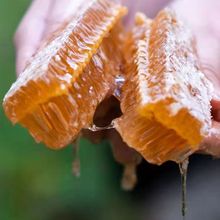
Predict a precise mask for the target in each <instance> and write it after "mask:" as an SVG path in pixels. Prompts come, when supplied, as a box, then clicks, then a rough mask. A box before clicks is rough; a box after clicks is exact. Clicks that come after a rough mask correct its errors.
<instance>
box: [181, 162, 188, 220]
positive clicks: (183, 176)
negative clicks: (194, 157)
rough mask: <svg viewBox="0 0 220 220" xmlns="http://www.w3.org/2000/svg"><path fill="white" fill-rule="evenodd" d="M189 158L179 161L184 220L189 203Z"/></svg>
mask: <svg viewBox="0 0 220 220" xmlns="http://www.w3.org/2000/svg"><path fill="white" fill-rule="evenodd" d="M188 165H189V160H188V158H187V159H185V160H184V161H183V162H181V163H179V170H180V175H181V184H182V201H181V204H182V216H183V220H185V217H186V211H187V205H186V180H187V170H188Z"/></svg>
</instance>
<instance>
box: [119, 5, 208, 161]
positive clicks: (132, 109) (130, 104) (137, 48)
mask: <svg viewBox="0 0 220 220" xmlns="http://www.w3.org/2000/svg"><path fill="white" fill-rule="evenodd" d="M126 41H127V43H125V45H126V44H127V45H126V48H125V50H126V51H127V48H128V45H129V44H130V45H133V46H130V47H129V48H130V50H129V52H127V56H128V57H129V59H126V61H127V62H126V64H125V70H124V71H125V77H126V82H125V84H124V86H123V88H122V95H121V109H122V112H123V115H122V116H121V117H120V118H118V119H116V120H115V126H116V129H117V130H118V131H119V133H120V134H121V136H122V138H123V140H124V141H125V142H126V143H127V144H128V145H129V146H131V147H132V148H134V149H135V150H137V151H138V152H139V153H140V154H141V155H142V156H143V157H144V158H145V159H146V160H147V161H149V162H151V163H154V164H162V163H163V162H165V161H167V160H173V161H176V162H181V161H182V160H184V159H185V158H186V157H188V156H189V155H190V154H192V153H193V152H195V151H196V150H198V146H199V143H200V142H201V140H202V139H203V137H204V136H206V135H207V134H208V132H209V129H210V126H211V115H210V108H211V107H210V99H211V94H210V91H211V84H210V82H209V81H208V80H207V79H206V78H205V76H204V74H203V73H202V72H200V70H199V63H198V58H197V54H196V49H195V42H194V38H193V36H192V34H191V33H190V31H189V30H188V29H187V28H186V27H185V26H184V24H183V23H182V22H181V21H179V20H178V18H177V17H176V15H175V13H173V12H172V11H170V10H168V9H166V10H163V11H161V12H160V13H159V14H158V15H157V16H156V18H155V19H154V20H153V21H150V20H148V19H147V18H146V17H145V16H144V15H142V14H139V15H137V16H136V25H135V27H134V28H133V31H132V33H130V34H129V37H128V38H127V40H126Z"/></svg>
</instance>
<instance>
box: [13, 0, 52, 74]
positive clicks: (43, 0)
mask: <svg viewBox="0 0 220 220" xmlns="http://www.w3.org/2000/svg"><path fill="white" fill-rule="evenodd" d="M50 2H51V0H34V1H33V3H32V4H31V6H30V8H29V9H28V11H27V13H26V14H25V16H24V17H23V19H22V21H21V23H20V25H19V27H18V29H17V31H16V33H15V37H14V43H15V47H16V72H17V74H18V75H19V74H20V73H21V72H22V71H23V69H24V67H25V65H26V63H27V61H28V60H29V59H30V57H31V56H32V55H33V54H34V53H35V51H36V49H37V48H38V46H39V44H40V42H41V39H42V35H43V32H44V25H45V18H46V15H47V13H48V10H49V7H50Z"/></svg>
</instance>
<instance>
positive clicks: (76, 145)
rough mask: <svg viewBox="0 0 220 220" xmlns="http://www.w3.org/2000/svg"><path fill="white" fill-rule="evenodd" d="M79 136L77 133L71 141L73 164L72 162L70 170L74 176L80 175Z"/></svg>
mask: <svg viewBox="0 0 220 220" xmlns="http://www.w3.org/2000/svg"><path fill="white" fill-rule="evenodd" d="M80 137H81V135H79V136H78V137H77V138H76V140H75V141H74V143H73V164H72V172H73V175H74V176H75V177H80V156H79V150H80Z"/></svg>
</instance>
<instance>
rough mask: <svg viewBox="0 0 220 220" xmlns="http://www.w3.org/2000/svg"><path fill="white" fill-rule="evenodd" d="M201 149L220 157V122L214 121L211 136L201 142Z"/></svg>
mask: <svg viewBox="0 0 220 220" xmlns="http://www.w3.org/2000/svg"><path fill="white" fill-rule="evenodd" d="M200 149H201V151H202V152H204V153H207V154H210V155H213V156H215V157H220V123H219V122H215V121H214V122H213V125H212V128H211V130H210V133H209V136H208V137H207V138H205V140H204V141H203V142H202V143H201V147H200Z"/></svg>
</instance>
